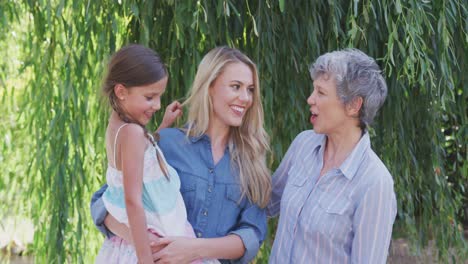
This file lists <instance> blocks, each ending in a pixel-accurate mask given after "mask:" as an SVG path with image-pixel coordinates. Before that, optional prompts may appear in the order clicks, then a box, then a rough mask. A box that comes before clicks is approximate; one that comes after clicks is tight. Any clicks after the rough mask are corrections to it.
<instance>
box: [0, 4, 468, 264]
mask: <svg viewBox="0 0 468 264" xmlns="http://www.w3.org/2000/svg"><path fill="white" fill-rule="evenodd" d="M0 7H1V8H0V14H2V15H3V20H1V21H0V23H2V24H1V25H4V26H3V27H2V29H1V31H0V36H2V38H1V41H0V46H1V47H4V46H8V45H18V46H19V47H20V51H19V55H18V56H19V60H20V61H22V62H23V63H22V64H21V65H19V66H18V67H14V69H13V70H11V71H10V72H14V73H15V74H17V72H21V74H23V78H22V80H23V81H22V83H21V84H22V85H19V86H20V87H15V85H13V84H11V82H9V81H8V80H9V77H8V76H5V75H4V74H3V75H2V74H0V83H1V84H2V85H5V86H6V89H3V90H2V91H1V93H2V94H1V95H2V97H1V98H2V106H1V107H2V109H4V110H5V111H11V113H9V114H8V115H7V116H8V118H6V117H2V119H1V120H2V122H1V123H0V124H2V127H1V128H2V130H3V129H5V131H6V134H8V135H10V137H11V136H13V138H14V142H15V144H16V145H17V146H21V147H20V148H18V152H14V150H13V148H12V147H7V146H10V145H11V144H10V145H8V144H9V143H7V140H6V139H5V140H3V141H2V144H3V145H2V153H1V155H2V156H0V158H1V157H5V156H6V155H10V154H11V153H16V158H15V159H8V160H6V159H5V158H3V159H2V164H1V165H0V169H8V168H20V169H17V170H16V171H11V170H10V172H9V173H8V174H2V175H1V176H0V179H1V181H0V183H3V184H4V185H5V186H6V185H7V184H8V186H11V187H10V188H8V190H2V191H1V193H0V194H2V196H0V197H2V199H4V200H10V201H12V200H13V199H16V200H21V201H23V202H27V203H26V204H27V205H28V206H27V208H28V210H29V212H30V216H31V217H32V218H33V219H34V221H35V224H36V233H35V241H34V245H33V246H32V250H33V251H34V254H35V255H36V258H37V260H38V261H39V262H47V263H49V262H50V263H55V262H60V263H61V262H72V263H75V262H88V261H90V259H92V257H93V256H94V255H95V253H96V251H97V249H98V248H99V245H100V243H101V241H102V238H100V237H99V235H98V234H97V231H96V230H95V228H93V226H92V223H91V218H90V216H89V212H88V204H89V200H90V195H91V194H92V192H93V191H94V190H96V189H97V188H98V187H99V185H101V184H102V182H103V181H104V170H105V162H104V161H105V160H106V159H105V150H104V141H103V135H104V129H105V126H106V123H107V117H108V111H107V110H106V109H107V108H106V107H103V106H105V104H103V103H102V101H101V100H100V96H99V92H98V91H99V86H100V78H101V74H102V70H103V67H104V65H105V62H106V60H107V59H108V56H109V54H111V53H112V52H114V51H115V50H116V49H118V48H119V47H121V46H122V45H124V44H126V43H133V42H137V43H142V44H145V45H147V46H149V47H151V48H153V49H155V50H156V51H158V52H159V53H160V54H161V55H162V57H163V58H164V59H165V61H166V63H167V64H168V68H169V70H170V81H169V87H168V93H167V95H166V97H165V101H166V103H167V102H168V101H169V100H172V99H183V98H184V96H185V94H186V92H187V90H188V89H189V87H190V85H191V81H192V79H193V76H194V73H195V71H196V67H197V65H198V63H199V61H200V59H201V57H202V56H203V55H204V54H205V53H206V52H207V51H208V50H210V49H211V48H213V47H214V46H216V45H229V46H234V47H238V48H240V49H241V50H243V51H244V52H245V53H247V54H248V55H249V56H251V57H252V58H253V59H254V60H255V61H256V62H257V64H258V67H259V72H260V78H261V87H262V88H261V89H262V95H263V102H264V107H265V114H266V128H267V130H268V131H269V133H270V136H271V138H272V142H271V146H272V150H273V151H272V153H271V159H270V164H271V168H272V170H274V169H275V167H276V166H277V164H278V161H279V160H280V159H281V158H282V156H283V154H284V153H285V150H286V148H287V147H288V145H289V144H290V142H291V141H292V139H293V138H294V137H295V135H296V134H298V132H300V131H301V130H304V129H310V128H311V127H310V125H309V124H308V122H307V115H308V110H307V105H306V102H305V99H306V98H307V96H308V95H309V94H310V92H311V81H310V77H309V74H308V67H309V65H310V64H311V63H312V62H313V61H314V60H315V58H317V57H318V56H319V55H320V54H322V53H324V52H327V51H331V50H335V49H340V48H346V47H356V48H359V49H361V50H363V51H364V52H366V53H368V54H369V55H370V56H372V57H374V58H377V61H378V63H379V64H380V66H381V68H382V69H383V71H384V74H385V76H386V79H387V83H388V87H389V96H388V99H387V101H386V103H385V105H384V107H383V109H382V111H381V112H380V114H379V115H378V117H377V120H376V122H375V125H374V126H373V129H371V131H370V132H371V135H372V138H373V139H372V140H373V143H374V149H376V152H377V153H378V154H379V156H380V157H381V158H382V160H383V161H384V163H385V164H386V165H387V167H388V168H389V170H390V172H391V173H392V175H393V177H394V180H395V190H396V192H397V200H398V216H397V223H396V224H395V231H396V232H395V234H400V235H404V236H406V237H409V238H411V239H413V240H414V242H417V245H424V244H425V243H426V242H427V241H428V240H430V239H435V241H436V243H437V247H438V249H439V252H440V253H441V254H440V256H441V258H443V259H448V258H449V255H448V249H449V248H455V249H459V252H461V253H460V254H461V255H463V252H466V243H464V242H463V238H462V236H461V232H460V230H459V229H460V226H461V225H460V222H461V220H462V217H463V214H462V208H463V203H464V204H465V205H466V204H467V203H468V202H467V192H466V188H468V186H467V182H468V181H467V180H468V165H467V162H466V160H467V159H468V156H467V155H468V154H467V142H468V126H467V118H468V117H467V115H468V113H467V102H468V82H467V77H466V74H464V73H465V72H466V71H467V63H468V57H467V56H468V55H467V54H468V34H467V31H468V10H467V3H466V0H452V1H449V0H446V1H443V0H438V1H417V0H408V1H399V0H396V1H388V0H380V1H373V0H367V1H357V0H356V1H334V0H328V1H300V0H298V1H294V3H287V2H286V1H284V0H280V1H228V0H225V1H189V0H187V1H173V0H165V1H135V0H128V1H125V0H121V1H118V2H113V1H86V2H79V1H63V0H62V1H58V0H52V1H45V0H37V1H31V0H24V1H13V2H11V1H10V2H7V3H3V2H2V3H1V4H0ZM11 28H17V30H19V31H18V32H20V33H21V37H19V38H15V39H14V40H12V39H11V38H9V37H8V36H10V34H11ZM4 36H5V37H4ZM12 42H14V43H12ZM4 53H5V52H4ZM2 55H8V54H2ZM6 64H7V63H3V62H2V64H0V66H1V67H2V69H4V68H5V67H7V65H6ZM9 69H11V66H9ZM15 70H16V71H17V72H15ZM13 88H15V89H13ZM9 98H14V99H9ZM13 107H17V108H18V110H17V111H16V110H15V109H14V108H13ZM158 118H160V116H158V117H157V118H156V119H158ZM11 119H13V120H15V123H14V122H11V121H9V120H11ZM13 123H14V124H13ZM156 125H157V124H156V122H155V124H153V126H156ZM18 128H20V131H21V132H17V131H18ZM15 135H16V136H15ZM19 164H22V166H20V167H18V165H19ZM15 166H16V167H15ZM2 171H3V170H2ZM12 174H14V177H13V176H12ZM4 193H9V194H12V193H20V195H19V197H17V196H13V195H3V194H4ZM3 197H5V198H3ZM10 204H11V203H10ZM271 229H274V224H272V225H271ZM271 238H272V235H270V238H269V239H268V240H267V243H265V246H264V248H263V249H262V251H261V253H260V255H259V258H258V261H259V262H265V261H266V259H267V258H268V253H269V249H270V246H271V245H270V243H271V240H272V239H271ZM462 250H465V251H462ZM462 257H463V256H462Z"/></svg>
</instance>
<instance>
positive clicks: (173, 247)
mask: <svg viewBox="0 0 468 264" xmlns="http://www.w3.org/2000/svg"><path fill="white" fill-rule="evenodd" d="M197 244H198V243H197V239H196V238H187V237H163V238H159V239H158V241H157V242H151V249H152V251H153V252H154V249H155V248H163V249H161V250H159V252H157V253H153V260H154V261H155V262H154V263H158V264H169V263H177V264H178V263H190V262H192V261H194V260H196V259H198V258H200V256H199V255H198V251H197V248H196V246H197Z"/></svg>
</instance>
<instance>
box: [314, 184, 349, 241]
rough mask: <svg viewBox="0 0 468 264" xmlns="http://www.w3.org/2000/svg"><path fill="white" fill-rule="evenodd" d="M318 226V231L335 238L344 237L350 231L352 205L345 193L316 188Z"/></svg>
mask: <svg viewBox="0 0 468 264" xmlns="http://www.w3.org/2000/svg"><path fill="white" fill-rule="evenodd" d="M317 191H318V193H319V201H318V208H319V210H318V215H317V217H318V219H320V221H319V223H317V224H318V226H319V227H320V232H324V233H327V234H328V235H330V237H335V238H336V239H345V238H346V237H347V236H348V235H349V234H350V232H351V231H352V215H353V206H352V202H351V200H350V199H349V198H348V197H347V196H346V194H340V193H334V192H326V191H325V190H322V189H320V188H318V190H317Z"/></svg>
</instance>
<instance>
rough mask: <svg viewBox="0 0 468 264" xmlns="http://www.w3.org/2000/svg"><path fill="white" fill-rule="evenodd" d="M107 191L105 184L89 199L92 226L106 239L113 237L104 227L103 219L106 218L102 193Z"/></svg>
mask: <svg viewBox="0 0 468 264" xmlns="http://www.w3.org/2000/svg"><path fill="white" fill-rule="evenodd" d="M106 189H107V184H105V185H104V186H102V187H101V189H99V190H98V191H97V192H95V193H94V194H93V197H92V198H91V205H90V209H91V217H92V218H93V222H94V225H96V227H97V229H98V230H99V232H101V233H102V234H104V235H105V236H106V237H107V238H110V237H113V236H114V234H113V233H112V232H111V231H110V230H109V229H107V227H106V226H105V225H104V219H105V218H106V216H107V213H108V212H107V209H106V207H105V206H104V201H103V200H102V195H103V194H104V191H105V190H106Z"/></svg>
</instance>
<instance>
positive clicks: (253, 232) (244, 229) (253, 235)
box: [229, 205, 267, 264]
mask: <svg viewBox="0 0 468 264" xmlns="http://www.w3.org/2000/svg"><path fill="white" fill-rule="evenodd" d="M266 232H267V221H266V212H265V210H263V209H260V208H259V207H257V206H255V205H251V206H250V207H248V208H247V209H246V210H244V212H243V214H242V216H241V220H240V221H239V225H238V228H237V229H235V230H233V231H231V232H229V234H235V235H237V236H239V237H240V238H241V239H242V242H243V243H244V248H245V253H244V255H243V256H242V257H241V258H240V259H237V260H232V261H230V263H236V264H240V263H242V264H243V263H249V262H250V261H252V260H253V259H254V258H255V256H256V255H257V253H258V250H259V249H260V246H261V245H262V243H263V240H265V236H266Z"/></svg>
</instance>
